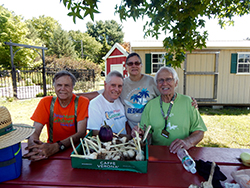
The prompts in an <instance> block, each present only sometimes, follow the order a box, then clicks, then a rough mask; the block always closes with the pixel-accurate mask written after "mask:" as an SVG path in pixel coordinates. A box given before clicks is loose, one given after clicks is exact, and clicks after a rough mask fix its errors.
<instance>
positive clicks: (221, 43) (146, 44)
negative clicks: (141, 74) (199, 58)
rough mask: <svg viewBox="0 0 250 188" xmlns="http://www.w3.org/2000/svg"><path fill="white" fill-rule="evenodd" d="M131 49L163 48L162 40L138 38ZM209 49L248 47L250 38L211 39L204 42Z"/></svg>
mask: <svg viewBox="0 0 250 188" xmlns="http://www.w3.org/2000/svg"><path fill="white" fill-rule="evenodd" d="M130 45H131V49H133V48H136V49H149V48H154V49H155V48H159V49H162V48H163V41H161V40H138V41H131V43H130ZM206 46H207V48H209V49H215V48H216V49H218V48H220V49H249V48H250V40H211V41H207V43H206Z"/></svg>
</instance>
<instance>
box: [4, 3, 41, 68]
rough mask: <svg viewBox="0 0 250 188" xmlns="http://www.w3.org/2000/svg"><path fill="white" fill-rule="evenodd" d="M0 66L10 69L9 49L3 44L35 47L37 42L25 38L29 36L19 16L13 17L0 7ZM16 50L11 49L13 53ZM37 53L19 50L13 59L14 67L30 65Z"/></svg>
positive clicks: (12, 14)
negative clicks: (11, 43)
mask: <svg viewBox="0 0 250 188" xmlns="http://www.w3.org/2000/svg"><path fill="white" fill-rule="evenodd" d="M0 33H1V34H0V65H3V66H4V67H10V66H11V63H10V47H9V46H7V45H5V44H4V42H10V40H11V42H13V43H20V44H29V45H36V44H37V43H36V42H38V41H33V40H31V39H30V38H28V37H27V35H29V34H30V32H29V29H28V27H27V24H26V23H24V22H22V18H21V17H20V16H17V15H15V14H14V13H12V12H10V11H9V10H7V9H5V8H4V7H2V6H0ZM17 49H18V48H17V47H13V51H14V52H15V51H16V50H17ZM36 56H37V53H36V52H35V51H33V50H30V49H25V48H23V49H21V50H20V51H19V52H18V53H17V54H16V55H15V57H14V64H15V65H16V66H26V65H31V64H32V62H33V60H32V59H34V58H35V57H36Z"/></svg>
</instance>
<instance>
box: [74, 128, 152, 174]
mask: <svg viewBox="0 0 250 188" xmlns="http://www.w3.org/2000/svg"><path fill="white" fill-rule="evenodd" d="M87 136H92V132H91V131H90V133H89V134H88V135H87ZM76 150H77V152H78V154H82V153H83V151H82V146H81V144H79V145H78V146H77V148H76ZM71 154H75V152H74V151H73V152H72V153H71ZM71 165H72V167H73V168H83V169H95V170H119V171H130V172H139V173H147V170H148V145H147V144H146V146H145V160H144V161H119V160H104V159H81V158H78V157H74V156H71Z"/></svg>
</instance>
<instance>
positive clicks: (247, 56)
mask: <svg viewBox="0 0 250 188" xmlns="http://www.w3.org/2000/svg"><path fill="white" fill-rule="evenodd" d="M237 72H238V73H250V53H238V69H237Z"/></svg>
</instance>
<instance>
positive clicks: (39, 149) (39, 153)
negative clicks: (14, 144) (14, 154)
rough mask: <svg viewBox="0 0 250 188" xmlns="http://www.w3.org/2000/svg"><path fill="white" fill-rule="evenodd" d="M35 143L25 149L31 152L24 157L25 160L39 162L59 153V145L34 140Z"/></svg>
mask: <svg viewBox="0 0 250 188" xmlns="http://www.w3.org/2000/svg"><path fill="white" fill-rule="evenodd" d="M34 143H35V144H34V145H32V146H29V147H26V148H25V150H29V152H28V153H27V154H25V155H23V158H27V159H29V160H31V161H39V160H42V159H47V158H48V157H49V156H51V155H53V154H55V153H57V152H58V151H59V148H58V144H57V143H54V144H49V143H43V142H41V141H39V140H34Z"/></svg>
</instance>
